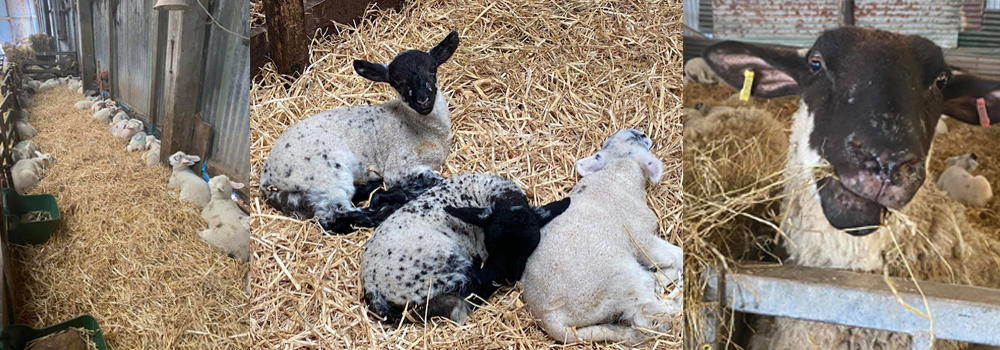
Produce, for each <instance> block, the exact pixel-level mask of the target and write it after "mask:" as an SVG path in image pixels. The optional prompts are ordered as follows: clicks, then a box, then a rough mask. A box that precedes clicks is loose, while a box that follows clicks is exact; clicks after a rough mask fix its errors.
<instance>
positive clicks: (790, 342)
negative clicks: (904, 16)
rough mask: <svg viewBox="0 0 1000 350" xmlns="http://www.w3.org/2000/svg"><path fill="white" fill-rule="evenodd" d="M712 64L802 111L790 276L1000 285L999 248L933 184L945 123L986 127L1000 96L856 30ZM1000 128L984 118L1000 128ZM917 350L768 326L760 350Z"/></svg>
mask: <svg viewBox="0 0 1000 350" xmlns="http://www.w3.org/2000/svg"><path fill="white" fill-rule="evenodd" d="M705 52H706V53H705V59H706V61H707V62H708V63H709V66H710V67H711V68H712V69H713V71H715V72H716V73H717V74H718V75H719V76H720V77H721V78H722V79H723V80H724V81H726V82H727V83H728V84H729V85H731V86H734V87H739V86H742V85H743V81H744V72H745V71H746V70H752V71H754V73H755V81H756V82H755V83H754V85H753V87H752V91H751V93H752V95H753V96H755V97H758V98H774V97H780V96H788V95H798V96H800V98H801V99H800V107H799V110H798V112H796V113H795V115H794V116H793V124H792V133H791V137H790V146H789V152H788V161H787V164H786V168H785V174H784V177H785V179H784V180H785V188H784V191H785V192H784V196H783V203H782V212H783V213H782V215H781V217H782V218H783V222H782V223H781V228H782V232H783V234H782V237H783V238H785V240H783V245H784V247H785V249H786V250H787V253H788V255H789V259H788V260H787V261H786V263H794V264H800V265H804V266H811V267H823V268H834V269H849V270H855V271H866V272H876V273H881V272H882V271H883V270H888V271H889V272H890V273H891V274H893V275H897V276H905V277H910V273H909V272H908V270H907V269H903V268H901V267H900V266H901V265H902V261H908V262H909V263H910V264H912V265H914V266H913V269H912V276H913V277H915V278H917V279H924V280H934V281H940V282H948V283H962V284H973V285H981V286H993V287H996V286H997V285H998V284H1000V280H998V278H997V277H996V276H997V274H995V273H987V274H984V273H983V271H985V270H988V269H991V266H993V267H992V269H993V270H994V271H995V265H994V262H993V260H992V257H990V255H991V254H989V251H990V250H992V249H995V248H993V247H997V246H998V245H1000V243H998V242H996V239H995V238H990V237H987V236H985V235H984V234H983V233H982V232H979V231H978V230H977V229H975V228H973V227H971V226H970V225H968V223H967V222H966V221H965V216H964V213H963V212H962V209H961V206H960V205H958V203H956V202H954V201H953V200H950V199H948V198H947V197H946V196H945V194H944V193H943V192H942V191H940V190H937V189H936V188H934V187H935V186H934V185H933V183H930V182H926V181H925V179H926V164H927V159H928V157H929V154H930V147H931V141H932V138H933V136H934V130H935V126H936V125H937V122H938V118H939V117H940V116H941V114H947V115H948V116H950V117H952V118H954V119H956V120H959V121H962V122H964V123H969V124H979V121H980V117H979V114H978V113H977V108H976V100H977V99H980V98H981V99H983V101H984V102H985V103H986V104H987V106H988V109H989V110H997V108H1000V82H996V81H989V80H985V79H981V78H977V77H975V76H972V75H968V74H963V75H954V76H953V74H952V72H951V69H950V68H949V67H948V66H947V65H946V64H945V60H944V55H943V54H942V50H941V48H940V47H938V46H937V45H935V44H934V43H933V42H931V41H930V40H927V39H924V38H921V37H919V36H915V35H900V34H895V33H889V32H885V31H879V30H873V29H865V28H856V27H845V28H838V29H833V30H828V31H826V32H824V33H823V34H822V35H821V36H820V37H819V38H818V39H817V40H816V42H815V43H814V44H813V46H812V47H811V48H809V49H803V50H795V49H788V48H779V47H769V46H762V45H755V44H747V43H740V42H732V41H727V42H722V43H719V44H716V45H713V46H712V47H709V48H708V49H706V51H705ZM997 115H998V114H994V115H993V116H987V117H986V118H988V119H990V122H991V123H996V122H998V121H1000V117H997ZM893 232H895V234H894V236H895V238H896V239H898V240H897V241H895V242H894V241H893V240H892V239H890V237H891V236H890V235H893ZM915 232H919V234H917V233H915ZM856 236H860V237H856ZM897 244H898V246H899V247H901V248H896V246H897ZM924 252H936V253H927V254H925V253H924ZM924 255H926V256H924ZM940 271H949V272H948V273H946V274H945V275H942V274H941V272H940ZM911 346H912V341H911V339H910V337H909V336H908V335H903V334H894V333H888V332H883V331H877V330H860V329H855V328H851V327H843V326H836V325H831V324H822V323H814V322H805V321H799V320H792V319H786V318H767V317H760V318H758V322H757V324H756V327H755V334H754V335H753V337H752V338H751V341H750V347H749V348H750V349H755V350H761V349H768V350H791V349H804V348H817V349H844V348H852V349H890V350H897V349H898V350H902V349H910V348H911ZM962 347H963V346H962V345H958V344H954V343H951V342H937V343H936V344H935V349H956V348H962Z"/></svg>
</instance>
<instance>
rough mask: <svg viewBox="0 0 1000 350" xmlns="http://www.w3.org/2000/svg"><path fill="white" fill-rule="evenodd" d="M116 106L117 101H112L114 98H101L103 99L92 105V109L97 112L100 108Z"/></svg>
mask: <svg viewBox="0 0 1000 350" xmlns="http://www.w3.org/2000/svg"><path fill="white" fill-rule="evenodd" d="M114 107H117V105H116V104H115V101H112V100H101V101H97V102H94V105H93V106H91V109H92V110H93V111H94V112H97V111H100V110H102V109H105V108H114Z"/></svg>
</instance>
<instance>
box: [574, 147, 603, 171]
mask: <svg viewBox="0 0 1000 350" xmlns="http://www.w3.org/2000/svg"><path fill="white" fill-rule="evenodd" d="M602 153H603V152H597V153H594V155H592V156H590V157H587V158H583V159H580V160H578V161H576V172H578V173H580V176H587V175H590V174H593V173H596V172H598V171H600V170H601V169H604V164H605V163H604V161H605V157H604V155H603V154H602Z"/></svg>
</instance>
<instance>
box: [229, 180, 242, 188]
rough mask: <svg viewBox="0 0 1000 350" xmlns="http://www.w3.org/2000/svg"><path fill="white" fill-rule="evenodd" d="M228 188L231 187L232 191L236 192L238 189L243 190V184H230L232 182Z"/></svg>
mask: <svg viewBox="0 0 1000 350" xmlns="http://www.w3.org/2000/svg"><path fill="white" fill-rule="evenodd" d="M229 186H232V187H233V189H234V190H238V189H241V188H243V183H242V182H232V181H229Z"/></svg>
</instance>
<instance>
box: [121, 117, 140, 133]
mask: <svg viewBox="0 0 1000 350" xmlns="http://www.w3.org/2000/svg"><path fill="white" fill-rule="evenodd" d="M125 129H128V130H129V131H136V130H142V129H143V127H142V121H140V120H138V119H132V120H129V121H128V124H126V125H125Z"/></svg>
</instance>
